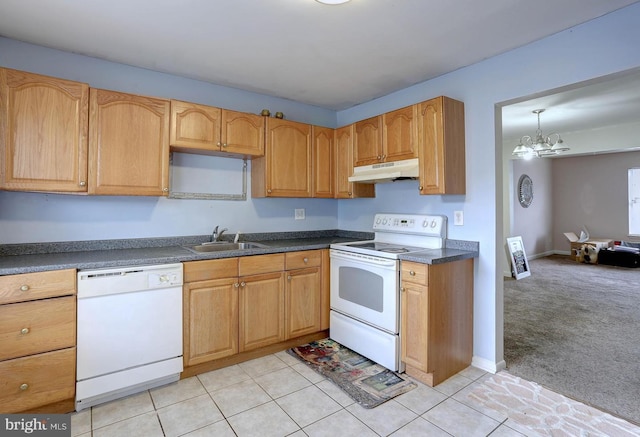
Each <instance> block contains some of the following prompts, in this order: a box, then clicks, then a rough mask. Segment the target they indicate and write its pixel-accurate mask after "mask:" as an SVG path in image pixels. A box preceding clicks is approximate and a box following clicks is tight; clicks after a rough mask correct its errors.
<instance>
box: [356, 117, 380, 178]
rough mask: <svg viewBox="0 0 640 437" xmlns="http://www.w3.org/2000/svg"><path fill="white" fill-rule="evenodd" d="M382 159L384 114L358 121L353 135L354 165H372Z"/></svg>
mask: <svg viewBox="0 0 640 437" xmlns="http://www.w3.org/2000/svg"><path fill="white" fill-rule="evenodd" d="M382 160H383V159H382V116H381V115H378V116H376V117H372V118H367V119H365V120H361V121H358V122H356V124H355V135H354V137H353V165H354V166H355V167H358V166H361V165H370V164H376V163H378V162H381V161H382Z"/></svg>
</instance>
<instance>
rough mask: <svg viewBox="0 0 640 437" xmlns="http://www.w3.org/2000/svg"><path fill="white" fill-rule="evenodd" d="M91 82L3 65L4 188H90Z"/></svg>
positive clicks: (0, 148) (0, 183) (0, 176)
mask: <svg viewBox="0 0 640 437" xmlns="http://www.w3.org/2000/svg"><path fill="white" fill-rule="evenodd" d="M88 126H89V86H88V85H87V84H85V83H78V82H72V81H69V80H63V79H56V78H53V77H47V76H40V75H37V74H31V73H25V72H22V71H17V70H10V69H5V68H0V153H1V155H0V163H2V165H1V167H0V188H3V189H6V190H20V191H57V192H86V191H87V131H88Z"/></svg>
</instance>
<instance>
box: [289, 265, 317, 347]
mask: <svg viewBox="0 0 640 437" xmlns="http://www.w3.org/2000/svg"><path fill="white" fill-rule="evenodd" d="M321 285H322V277H321V272H320V267H311V268H308V269H297V270H290V271H288V272H287V291H286V302H287V317H286V319H287V327H286V328H287V332H286V337H287V338H295V337H300V336H301V335H305V334H311V333H313V332H318V331H320V324H321V319H320V316H321V309H320V308H321V303H322V300H321V299H322V292H321Z"/></svg>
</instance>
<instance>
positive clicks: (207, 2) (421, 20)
mask: <svg viewBox="0 0 640 437" xmlns="http://www.w3.org/2000/svg"><path fill="white" fill-rule="evenodd" d="M635 2H636V0H561V1H558V0H537V1H531V0H483V1H478V0H455V1H443V0H352V1H350V2H349V3H346V4H343V5H338V6H328V5H323V4H320V3H318V2H316V1H314V0H269V1H267V0H182V1H176V0H173V1H168V0H114V1H105V0H78V1H72V0H28V1H25V0H2V1H0V35H1V36H5V37H8V38H12V39H16V40H20V41H25V42H29V43H33V44H38V45H41V46H46V47H51V48H56V49H60V50H65V51H69V52H74V53H80V54H83V55H88V56H93V57H96V58H102V59H106V60H110V61H114V62H119V63H124V64H130V65H134V66H138V67H143V68H148V69H151V70H156V71H161V72H166V73H171V74H175V75H179V76H184V77H189V78H193V79H199V80H203V81H207V82H211V83H215V84H219V85H224V86H230V87H236V88H240V89H244V90H248V91H255V92H259V93H263V94H266V95H271V96H276V97H282V98H286V99H290V100H294V101H297V102H301V103H305V104H310V105H315V106H318V107H323V108H327V109H332V110H341V109H346V108H349V107H351V106H354V105H357V104H360V103H364V102H367V101H369V100H372V99H375V98H377V97H380V96H383V95H386V94H389V93H391V92H394V91H397V90H400V89H403V88H406V87H408V86H410V85H413V84H415V83H419V82H423V81H425V80H428V79H431V78H434V77H437V76H439V75H442V74H445V73H448V72H450V71H453V70H456V69H459V68H461V67H464V66H467V65H470V64H473V63H476V62H479V61H481V60H483V59H486V58H488V57H491V56H495V55H497V54H500V53H503V52H506V51H508V50H511V49H514V48H517V47H520V46H522V45H525V44H527V43H529V42H532V41H535V40H538V39H541V38H543V37H545V36H548V35H551V34H554V33H557V32H559V31H562V30H564V29H567V28H569V27H572V26H574V25H577V24H580V23H583V22H585V21H588V20H591V19H593V18H596V17H599V16H601V15H604V14H606V13H608V12H611V11H614V10H616V9H619V8H621V7H624V6H627V5H629V4H631V3H635ZM636 98H637V96H636ZM544 105H547V103H545V104H544ZM549 106H550V105H549ZM523 110H524V109H523ZM527 110H529V109H528V108H527ZM525 112H526V111H525ZM529 112H530V111H529ZM547 115H548V116H549V118H551V116H552V114H551V111H549V113H548V114H547V113H545V114H544V116H545V118H547ZM532 118H533V116H532ZM543 120H544V119H543ZM527 123H528V124H531V123H533V127H534V128H535V119H532V120H529V121H528V122H527ZM528 127H529V126H528Z"/></svg>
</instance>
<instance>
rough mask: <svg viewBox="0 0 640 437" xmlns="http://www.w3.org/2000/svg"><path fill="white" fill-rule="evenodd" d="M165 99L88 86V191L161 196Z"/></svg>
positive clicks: (165, 171)
mask: <svg viewBox="0 0 640 437" xmlns="http://www.w3.org/2000/svg"><path fill="white" fill-rule="evenodd" d="M169 115H170V104H169V100H165V99H159V98H152V97H143V96H137V95H133V94H125V93H119V92H115V91H107V90H101V89H95V88H91V90H90V123H89V193H90V194H112V195H138V196H166V195H167V194H168V192H169Z"/></svg>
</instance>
